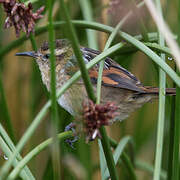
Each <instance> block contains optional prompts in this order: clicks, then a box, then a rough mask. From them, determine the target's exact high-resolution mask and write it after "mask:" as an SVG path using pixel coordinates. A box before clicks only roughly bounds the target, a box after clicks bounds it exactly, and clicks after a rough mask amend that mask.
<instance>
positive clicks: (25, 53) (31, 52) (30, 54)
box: [15, 51, 37, 58]
mask: <svg viewBox="0 0 180 180" xmlns="http://www.w3.org/2000/svg"><path fill="white" fill-rule="evenodd" d="M15 55H16V56H28V57H34V58H36V57H37V53H36V52H34V51H29V52H20V53H16V54H15Z"/></svg>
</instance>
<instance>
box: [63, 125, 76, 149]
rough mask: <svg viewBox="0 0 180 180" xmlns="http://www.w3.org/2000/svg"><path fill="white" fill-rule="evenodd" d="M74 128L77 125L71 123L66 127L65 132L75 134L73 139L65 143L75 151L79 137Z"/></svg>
mask: <svg viewBox="0 0 180 180" xmlns="http://www.w3.org/2000/svg"><path fill="white" fill-rule="evenodd" d="M74 127H75V123H70V124H68V125H67V126H66V127H65V131H70V130H71V131H72V132H73V134H74V137H73V139H70V138H68V139H66V140H65V142H66V143H67V144H69V145H70V146H71V148H73V149H74V146H73V144H74V143H75V142H76V141H77V140H78V139H79V137H78V136H77V135H75V134H76V131H75V128H74Z"/></svg>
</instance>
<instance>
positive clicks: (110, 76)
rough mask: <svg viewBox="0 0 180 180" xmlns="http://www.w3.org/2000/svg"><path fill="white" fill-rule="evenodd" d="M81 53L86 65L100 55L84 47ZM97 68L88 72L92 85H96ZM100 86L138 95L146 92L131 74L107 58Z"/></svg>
mask: <svg viewBox="0 0 180 180" xmlns="http://www.w3.org/2000/svg"><path fill="white" fill-rule="evenodd" d="M81 51H82V53H83V57H84V60H85V62H86V63H87V62H89V61H91V60H92V59H93V58H94V57H96V56H97V55H99V54H100V51H96V50H93V49H90V48H85V47H82V48H81ZM98 66H99V65H97V66H95V67H94V68H92V69H90V70H89V75H90V78H91V80H92V82H93V83H97V78H98ZM102 84H103V85H104V86H111V87H116V88H123V89H128V90H132V91H136V92H140V93H144V92H145V91H146V90H145V88H144V86H143V85H142V84H141V82H140V81H139V80H138V79H137V78H136V77H135V76H134V75H133V74H132V73H130V72H129V71H127V70H126V69H124V68H123V67H121V66H120V65H119V64H117V63H116V62H114V61H113V60H112V59H111V58H108V57H107V58H106V59H105V65H104V70H103V75H102Z"/></svg>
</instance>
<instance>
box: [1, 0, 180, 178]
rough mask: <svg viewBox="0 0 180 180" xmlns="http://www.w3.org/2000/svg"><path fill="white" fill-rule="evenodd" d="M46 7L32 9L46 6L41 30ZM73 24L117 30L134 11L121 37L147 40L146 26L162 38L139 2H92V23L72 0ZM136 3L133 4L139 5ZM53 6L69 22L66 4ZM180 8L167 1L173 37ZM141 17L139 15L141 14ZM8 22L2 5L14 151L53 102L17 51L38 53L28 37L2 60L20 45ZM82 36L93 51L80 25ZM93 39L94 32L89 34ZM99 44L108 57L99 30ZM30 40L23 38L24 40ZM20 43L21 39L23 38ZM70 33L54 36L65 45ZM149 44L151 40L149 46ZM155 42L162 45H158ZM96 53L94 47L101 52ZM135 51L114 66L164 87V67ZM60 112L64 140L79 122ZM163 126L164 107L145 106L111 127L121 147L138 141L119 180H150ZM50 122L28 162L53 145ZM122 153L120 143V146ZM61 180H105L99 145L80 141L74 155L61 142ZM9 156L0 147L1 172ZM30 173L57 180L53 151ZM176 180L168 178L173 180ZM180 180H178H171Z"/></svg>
mask: <svg viewBox="0 0 180 180" xmlns="http://www.w3.org/2000/svg"><path fill="white" fill-rule="evenodd" d="M44 2H45V1H40V0H39V1H36V2H35V3H33V8H34V9H35V10H36V9H38V8H39V7H41V6H42V5H45V8H46V9H45V11H44V18H42V19H41V20H39V21H38V22H37V24H36V28H38V27H42V26H45V25H47V24H48V7H47V6H46V4H44ZM65 2H66V5H67V8H68V12H69V13H70V17H71V19H73V20H91V21H95V22H99V23H102V24H107V25H109V26H112V27H115V26H116V25H117V23H118V22H119V21H120V20H121V19H122V18H123V17H124V16H125V15H126V14H127V13H128V12H129V11H132V12H133V15H132V16H131V17H130V18H129V19H128V20H127V21H126V23H125V24H124V25H123V27H122V28H121V30H122V31H125V32H127V33H129V34H130V35H133V36H135V35H140V34H141V35H143V30H142V23H143V25H144V26H145V27H146V30H147V32H148V33H150V32H157V28H156V26H155V24H154V22H153V20H152V18H151V16H150V14H149V13H148V10H147V8H146V7H145V5H144V6H143V7H141V10H140V11H138V10H137V9H136V8H135V7H134V3H133V2H134V1H130V0H129V1H126V0H122V1H121V0H119V1H117V2H118V3H117V4H116V5H112V3H113V2H115V0H91V1H90V0H87V2H88V3H87V4H89V5H90V7H91V8H92V9H91V8H90V9H91V10H92V17H91V18H92V19H89V17H87V16H86V15H87V14H86V12H87V10H86V11H83V9H86V8H87V7H84V6H87V4H86V3H83V2H82V1H81V0H79V1H78V0H73V1H72V0H67V1H65ZM139 2H140V1H136V2H135V3H136V4H137V3H139ZM51 3H53V13H52V16H53V21H61V20H63V18H62V15H61V13H60V11H61V9H60V8H61V4H60V1H58V0H54V1H51ZM179 3H180V2H179V1H178V0H174V1H173V2H172V1H170V0H166V1H163V2H162V4H161V5H162V8H163V16H164V18H165V21H166V22H167V23H168V25H169V26H170V28H171V30H172V32H173V33H174V34H178V33H179V32H180V30H179V29H180V28H179V29H178V28H177V26H179V25H178V24H179V22H178V14H177V12H178V11H180V9H179V7H178V6H180V5H179ZM135 11H136V13H137V11H138V15H136V13H135ZM4 21H5V13H4V12H3V7H2V5H0V27H1V28H0V54H1V57H0V123H1V124H2V125H3V127H4V128H5V129H6V131H7V132H8V135H9V137H10V138H11V140H12V141H13V142H14V144H15V145H16V144H17V142H18V141H19V140H20V138H21V137H22V135H23V134H24V132H25V131H26V130H27V128H28V127H29V126H30V124H31V122H32V121H33V119H34V118H35V117H36V115H37V113H38V112H39V111H40V110H41V108H42V107H43V105H44V104H45V103H46V102H47V100H48V99H49V93H48V92H47V90H46V88H45V86H44V85H43V83H42V80H41V76H40V72H39V69H38V66H37V65H36V63H35V61H33V60H32V61H31V59H29V58H23V57H17V56H15V54H16V53H17V52H23V51H31V50H33V47H32V44H31V40H30V38H27V40H25V41H23V42H22V43H20V44H18V45H17V46H14V47H13V48H12V49H10V50H8V51H7V52H5V53H3V54H2V53H1V50H3V48H4V47H6V46H8V45H9V44H11V43H12V42H13V41H16V40H17V38H16V35H15V32H14V29H13V28H9V29H4V28H3V24H4ZM74 27H75V29H76V33H77V36H78V40H79V42H80V44H81V45H83V46H91V47H92V46H93V44H92V43H90V42H89V41H88V37H87V34H88V32H87V31H86V29H85V28H82V27H78V26H74ZM90 33H91V31H90ZM93 33H94V35H95V37H96V42H97V43H95V42H94V44H95V45H94V47H92V48H95V49H100V50H103V48H104V46H105V43H106V40H107V38H108V34H107V33H106V34H105V33H104V32H100V31H93ZM23 35H24V34H23V33H21V37H22V36H23ZM21 37H20V38H21ZM64 37H65V33H64V28H61V27H60V26H59V27H58V28H56V29H55V38H56V39H58V38H64ZM44 40H48V32H47V31H46V32H44V33H40V34H39V35H38V36H35V42H36V44H37V47H39V46H40V45H41V43H42V42H44ZM143 40H145V39H143ZM121 41H123V42H124V40H122V38H121V37H119V36H116V38H115V40H114V41H113V44H116V43H118V42H121ZM156 42H157V39H156ZM95 46H96V47H95ZM131 48H132V46H131V47H130V48H129V49H127V48H126V51H127V52H124V53H122V52H121V51H120V52H116V53H115V54H113V55H112V58H113V59H114V60H116V61H117V62H118V63H119V64H120V65H121V66H123V67H124V68H126V69H128V70H129V71H130V72H132V73H133V74H135V75H136V77H138V79H140V80H141V82H143V84H144V85H148V86H159V72H158V71H159V70H158V66H157V65H156V64H155V63H154V62H153V61H152V60H150V59H149V58H148V57H147V56H146V55H144V54H143V53H142V52H140V51H137V50H136V48H132V50H130V49H131ZM170 59H171V58H170V57H169V56H166V62H167V64H168V65H169V66H171V67H172V68H173V69H174V68H175V63H174V60H173V59H172V60H170ZM166 84H167V87H173V84H174V83H173V81H172V80H171V79H170V78H169V76H167V82H166ZM173 101H174V99H173V97H167V98H166V108H165V130H164V146H163V155H162V169H163V171H162V174H161V175H162V179H166V178H165V177H167V174H168V173H170V172H168V170H169V164H170V163H171V162H169V160H168V158H169V157H170V156H169V154H168V153H169V151H170V146H171V145H172V144H169V139H170V135H169V134H170V128H173V127H172V126H171V123H172V122H173V121H174V120H173V110H174V107H173ZM57 108H58V130H59V133H60V132H63V131H64V128H65V127H66V125H68V124H69V123H70V122H71V121H72V120H73V117H72V116H71V115H70V114H68V113H67V112H66V111H65V110H64V109H62V108H61V107H60V106H58V107H57ZM157 120H158V101H153V102H152V103H148V104H145V105H144V106H143V107H142V108H141V109H139V110H137V111H136V112H134V113H132V114H131V116H130V117H129V118H127V119H126V120H125V121H123V122H121V123H120V122H116V123H114V124H113V125H112V126H110V127H106V130H107V133H108V136H109V137H111V138H112V139H114V140H116V141H117V142H120V140H122V139H123V138H124V137H125V136H130V137H132V141H133V144H134V145H133V146H131V145H129V147H127V148H125V151H124V152H125V154H123V155H122V158H120V160H119V161H118V163H117V166H116V167H117V172H118V176H119V179H132V177H133V175H131V174H130V173H131V171H130V170H131V168H132V171H133V172H134V173H135V175H136V178H137V179H139V180H144V179H146V180H147V179H152V177H153V166H154V157H155V146H156V135H157V131H156V130H157ZM50 127H51V122H50V113H48V114H47V115H46V116H45V117H44V120H43V122H42V123H41V124H40V125H39V127H38V128H37V129H36V130H35V132H34V133H33V136H32V137H31V138H30V139H29V140H28V141H27V143H26V145H25V147H24V148H23V151H22V152H21V155H22V156H25V155H26V154H27V153H28V152H30V151H31V150H32V149H33V148H35V147H36V146H38V145H39V144H40V143H42V142H43V141H45V140H46V139H48V138H50V137H51V135H52V133H51V132H50V129H51V128H50ZM114 145H115V146H116V143H115V144H114ZM59 151H60V178H61V179H80V180H81V179H89V180H90V179H94V180H95V179H101V173H100V160H99V147H98V141H97V140H95V141H93V142H90V143H88V144H86V143H85V141H84V139H79V140H78V142H77V143H75V148H74V149H73V148H71V147H70V146H68V145H67V144H66V143H64V141H61V142H60V145H59ZM4 154H5V153H4V152H3V151H2V149H1V147H0V167H1V166H2V165H3V164H4V162H5V161H6V160H5V159H4ZM127 161H130V162H131V165H132V166H133V167H127V163H126V162H127ZM27 165H28V167H29V169H30V170H31V172H32V174H33V175H34V177H35V178H36V179H44V180H46V179H52V178H53V177H55V176H54V171H53V168H52V167H53V161H52V157H51V147H50V146H49V147H48V148H46V150H44V151H42V152H40V153H38V155H37V156H35V158H33V159H32V160H31V161H30V162H29V163H28V164H27ZM169 176H170V175H169ZM172 180H175V179H172Z"/></svg>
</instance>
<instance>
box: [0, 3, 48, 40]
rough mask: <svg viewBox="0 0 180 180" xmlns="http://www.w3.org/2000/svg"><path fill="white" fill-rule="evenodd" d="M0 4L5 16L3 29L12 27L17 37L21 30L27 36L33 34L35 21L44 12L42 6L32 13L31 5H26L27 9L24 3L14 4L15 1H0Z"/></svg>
mask: <svg viewBox="0 0 180 180" xmlns="http://www.w3.org/2000/svg"><path fill="white" fill-rule="evenodd" d="M0 3H3V7H4V11H5V12H6V15H7V18H6V20H5V24H4V27H5V28H9V27H11V26H14V28H15V32H16V36H17V37H19V35H20V31H21V30H22V31H24V32H25V33H26V35H27V36H29V35H30V33H31V32H32V33H34V26H35V21H36V20H37V19H41V18H42V17H43V16H42V15H41V13H42V12H43V11H44V8H45V7H44V6H43V7H41V8H40V9H38V10H37V11H36V12H35V13H33V12H32V9H33V7H32V4H31V3H29V4H28V7H26V6H25V4H24V3H18V2H16V0H0Z"/></svg>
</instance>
